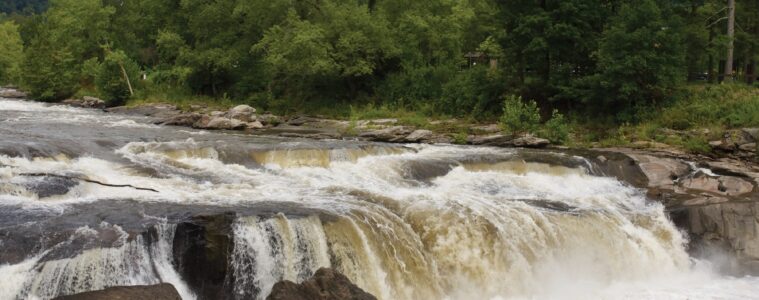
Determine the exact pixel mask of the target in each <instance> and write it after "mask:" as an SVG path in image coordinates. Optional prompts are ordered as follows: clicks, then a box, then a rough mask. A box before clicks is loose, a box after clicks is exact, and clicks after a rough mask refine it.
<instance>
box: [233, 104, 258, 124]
mask: <svg viewBox="0 0 759 300" xmlns="http://www.w3.org/2000/svg"><path fill="white" fill-rule="evenodd" d="M255 113H256V109H255V108H253V107H250V106H249V105H245V104H241V105H238V106H235V107H233V108H231V109H230V110H229V112H227V116H229V118H231V119H235V120H240V121H243V122H250V121H255V115H254V114H255Z"/></svg>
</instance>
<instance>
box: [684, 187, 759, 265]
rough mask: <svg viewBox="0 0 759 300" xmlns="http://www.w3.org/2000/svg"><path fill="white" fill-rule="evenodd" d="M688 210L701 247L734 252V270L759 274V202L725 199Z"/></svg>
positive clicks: (691, 232)
mask: <svg viewBox="0 0 759 300" xmlns="http://www.w3.org/2000/svg"><path fill="white" fill-rule="evenodd" d="M687 212H688V227H689V232H690V235H691V237H692V238H693V239H695V242H696V243H697V245H698V248H697V249H699V250H700V249H704V248H706V249H710V248H711V249H715V248H716V249H722V250H723V251H726V252H727V253H731V254H734V255H735V259H736V263H735V265H733V266H730V267H731V269H730V270H729V271H730V272H732V273H737V274H758V273H759V268H758V267H759V264H757V262H759V220H757V215H759V203H757V202H731V201H730V202H725V201H723V202H718V203H716V204H706V205H696V206H689V207H687Z"/></svg>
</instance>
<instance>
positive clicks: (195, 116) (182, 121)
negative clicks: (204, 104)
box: [160, 113, 203, 127]
mask: <svg viewBox="0 0 759 300" xmlns="http://www.w3.org/2000/svg"><path fill="white" fill-rule="evenodd" d="M202 117H203V115H201V114H199V113H184V114H179V115H176V116H173V117H171V118H169V119H166V120H164V121H161V122H160V123H161V124H163V125H174V126H188V127H189V126H193V124H195V123H197V122H198V121H200V119H201V118H202Z"/></svg>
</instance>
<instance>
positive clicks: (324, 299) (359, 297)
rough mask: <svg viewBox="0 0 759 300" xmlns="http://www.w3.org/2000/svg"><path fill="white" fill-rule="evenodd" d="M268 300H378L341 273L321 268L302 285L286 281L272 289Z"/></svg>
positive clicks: (278, 283)
mask: <svg viewBox="0 0 759 300" xmlns="http://www.w3.org/2000/svg"><path fill="white" fill-rule="evenodd" d="M266 299H267V300H342V299H346V300H347V299H352V300H376V299H377V298H376V297H374V296H372V295H371V294H369V293H367V292H365V291H364V290H362V289H361V288H359V287H358V286H356V285H355V284H353V283H352V282H350V280H348V278H347V277H345V275H343V274H340V273H339V272H337V271H335V270H333V269H328V268H321V269H319V270H317V271H316V273H315V274H314V276H313V277H311V279H309V280H306V281H304V282H303V283H301V284H297V283H294V282H292V281H288V280H284V281H280V282H277V283H276V284H274V287H272V290H271V294H269V296H268V297H266Z"/></svg>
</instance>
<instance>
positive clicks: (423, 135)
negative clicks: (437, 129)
mask: <svg viewBox="0 0 759 300" xmlns="http://www.w3.org/2000/svg"><path fill="white" fill-rule="evenodd" d="M433 136H434V133H433V132H432V131H430V130H426V129H417V130H414V132H412V133H411V134H409V135H408V136H406V141H407V142H412V143H416V142H423V141H427V140H429V139H430V138H432V137H433Z"/></svg>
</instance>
